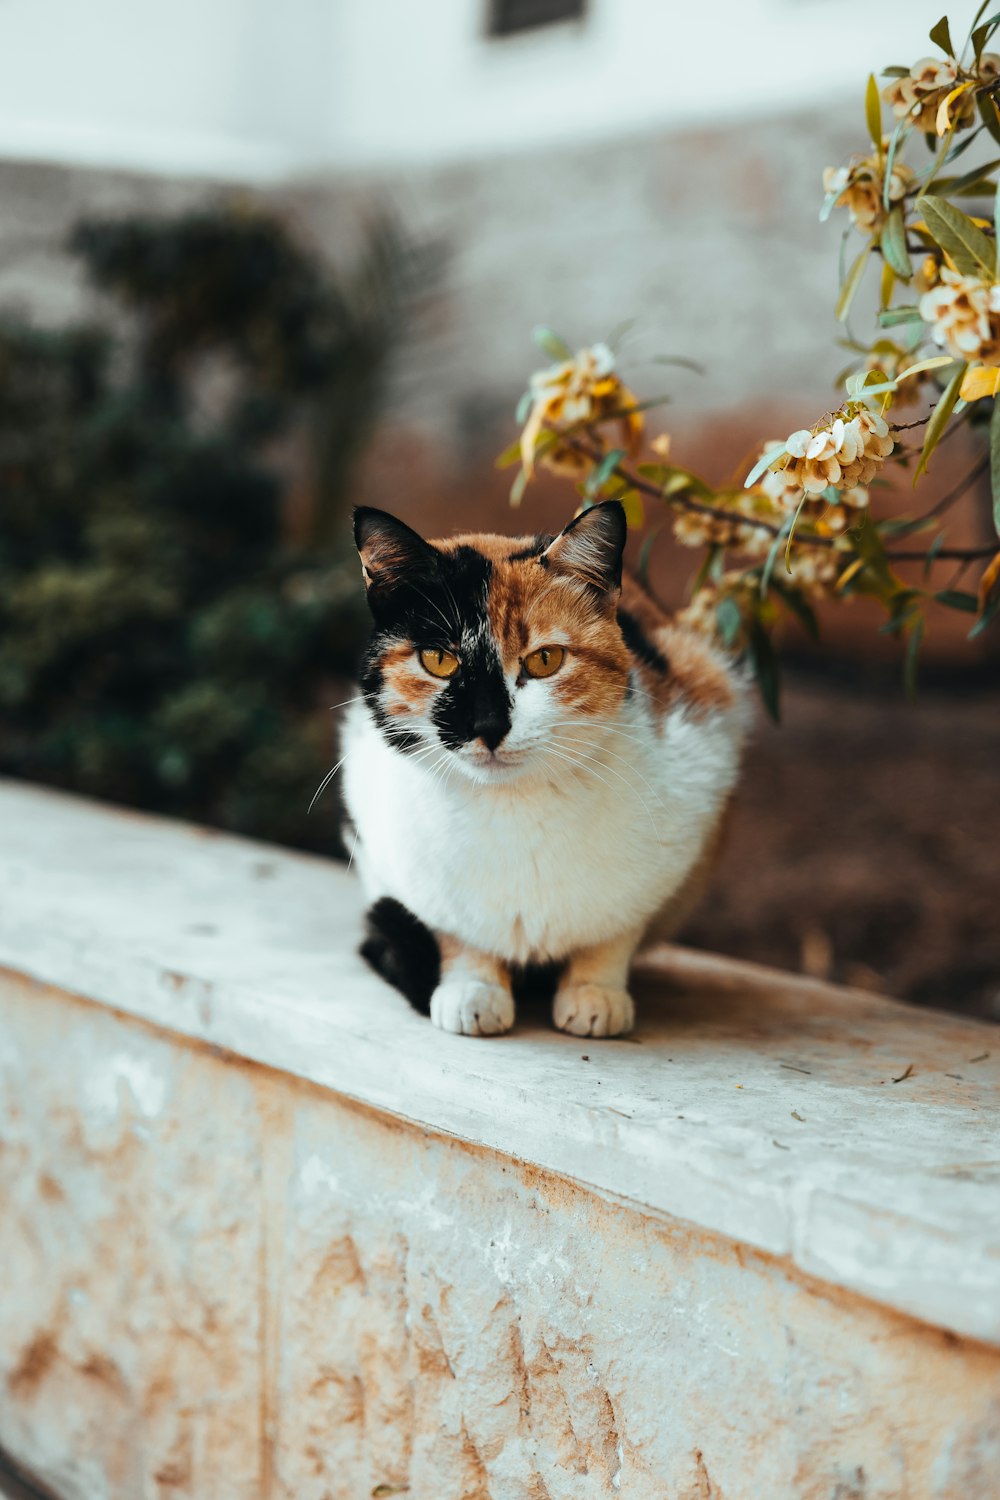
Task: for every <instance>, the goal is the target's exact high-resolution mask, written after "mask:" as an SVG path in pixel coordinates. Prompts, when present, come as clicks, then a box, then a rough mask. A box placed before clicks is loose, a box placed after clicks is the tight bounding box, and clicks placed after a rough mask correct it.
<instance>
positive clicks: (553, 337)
mask: <svg viewBox="0 0 1000 1500" xmlns="http://www.w3.org/2000/svg"><path fill="white" fill-rule="evenodd" d="M531 337H532V338H533V339H534V341H535V343H536V344H537V345H538V347H539V349H541V351H542V353H543V354H547V355H548V356H549V358H550V359H557V360H560V361H562V360H564V359H572V358H573V351H572V349H570V347H569V345H568V344H567V343H566V341H565V339H561V338H560V337H559V335H558V334H557V333H554V332H553V331H552V329H551V328H546V327H545V324H544V323H539V324H538V326H537V327H536V328H533V329H532V330H531Z"/></svg>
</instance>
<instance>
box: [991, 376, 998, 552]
mask: <svg viewBox="0 0 1000 1500" xmlns="http://www.w3.org/2000/svg"><path fill="white" fill-rule="evenodd" d="M990 486H991V488H992V490H993V525H994V526H995V527H996V530H997V535H998V536H1000V401H997V400H996V399H994V402H993V414H992V416H991V417H990Z"/></svg>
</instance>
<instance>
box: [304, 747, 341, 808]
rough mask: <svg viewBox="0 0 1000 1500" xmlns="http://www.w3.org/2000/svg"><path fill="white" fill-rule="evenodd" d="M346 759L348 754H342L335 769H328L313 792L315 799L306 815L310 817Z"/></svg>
mask: <svg viewBox="0 0 1000 1500" xmlns="http://www.w3.org/2000/svg"><path fill="white" fill-rule="evenodd" d="M346 759H347V756H346V755H342V756H341V758H340V760H338V762H337V764H336V765H335V766H334V767H333V770H332V771H327V773H326V775H325V776H324V777H323V780H322V781H321V782H320V784H319V786H318V787H317V788H316V790H315V792H314V793H313V799H312V801H311V802H310V804H309V811H308V812H307V813H306V817H308V816H309V813H311V812H312V810H313V808H314V807H315V806H316V803H317V802H318V801H319V799H320V797H322V795H323V793H324V792H325V791H326V789H327V787H328V786H329V785H330V782H331V781H332V780H333V778H334V777H335V776H336V774H337V772H338V771H339V770H340V768H341V766H342V765H343V764H344V761H345V760H346Z"/></svg>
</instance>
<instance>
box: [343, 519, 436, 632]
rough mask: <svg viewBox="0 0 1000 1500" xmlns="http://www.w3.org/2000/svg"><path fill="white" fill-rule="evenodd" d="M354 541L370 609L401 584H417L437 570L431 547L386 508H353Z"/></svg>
mask: <svg viewBox="0 0 1000 1500" xmlns="http://www.w3.org/2000/svg"><path fill="white" fill-rule="evenodd" d="M354 541H355V545H356V546H357V549H358V553H359V555H360V557H361V571H362V574H363V575H364V580H365V588H366V589H367V590H368V600H369V603H370V604H371V606H372V608H373V609H374V608H376V606H377V605H378V604H379V603H381V602H382V601H383V600H384V599H386V598H388V597H389V596H390V595H391V594H392V593H393V592H394V590H395V589H397V588H399V587H400V586H401V585H403V584H406V583H417V584H419V582H420V581H421V580H425V579H428V578H429V577H431V576H432V575H433V573H434V572H435V571H436V568H437V553H436V552H435V550H434V548H433V547H432V546H431V545H430V543H429V542H425V541H424V539H423V537H422V536H418V535H417V533H416V532H415V531H414V530H413V528H412V527H410V526H407V525H406V523H405V522H404V521H399V520H397V519H396V517H395V516H390V515H389V513H388V511H384V510H374V509H373V508H372V507H371V506H369V505H359V506H358V508H357V509H356V510H355V512H354Z"/></svg>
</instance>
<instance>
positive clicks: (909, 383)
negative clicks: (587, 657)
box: [498, 6, 1000, 712]
mask: <svg viewBox="0 0 1000 1500" xmlns="http://www.w3.org/2000/svg"><path fill="white" fill-rule="evenodd" d="M984 9H985V7H984V6H981V7H980V11H979V14H978V15H977V16H976V18H975V21H974V22H973V26H972V28H971V31H970V35H969V38H968V40H967V41H966V43H965V45H964V47H963V48H962V49H961V51H960V52H957V51H956V49H955V48H954V46H953V44H952V40H951V34H950V30H949V26H948V22H947V20H946V19H942V20H941V21H940V22H938V24H937V25H936V26H935V27H934V28H933V30H932V31H931V41H932V43H933V44H934V46H935V47H936V48H937V49H938V50H939V52H940V53H941V54H942V55H941V56H938V57H929V58H922V59H921V60H920V61H919V62H917V63H914V64H913V66H912V67H910V68H905V67H894V68H890V69H887V70H886V72H887V76H888V77H889V78H890V82H889V84H888V86H887V87H886V88H885V90H884V91H883V93H882V95H881V97H880V94H879V89H878V86H877V84H876V82H875V79H874V78H870V79H869V80H868V88H867V92H866V96H865V119H866V124H867V129H868V135H869V137H870V141H871V146H870V149H869V150H868V151H867V152H859V153H857V154H856V155H855V156H853V157H851V159H850V161H849V162H848V163H847V164H846V165H845V166H842V167H838V168H832V167H831V168H828V169H827V170H826V172H825V173H824V187H825V188H826V199H825V202H824V204H823V208H822V211H821V218H823V219H825V218H827V217H828V216H829V215H830V214H831V213H833V212H834V210H835V209H838V208H843V209H846V210H847V213H848V216H849V219H850V226H851V227H852V228H853V229H854V230H855V231H856V232H858V233H859V234H861V235H862V236H863V237H864V239H865V241H866V243H865V244H864V246H863V248H862V249H861V250H860V252H859V253H858V254H857V256H856V257H855V259H854V260H853V262H851V263H850V265H849V266H848V267H847V269H846V271H845V274H844V275H843V278H842V282H841V288H840V296H839V298H838V301H837V308H836V316H837V318H838V319H839V320H840V321H841V322H843V323H846V322H847V319H848V317H849V314H850V310H851V307H852V305H853V302H854V300H855V297H856V294H857V291H858V288H859V287H860V286H861V284H862V282H863V280H864V277H865V273H866V270H867V268H868V266H869V265H870V264H871V263H872V262H873V254H872V252H875V257H877V258H878V259H877V260H875V263H876V264H877V263H878V260H880V261H881V281H880V294H879V317H878V322H879V328H878V330H877V333H876V335H875V337H874V338H873V339H872V340H871V341H870V342H869V343H868V344H867V345H866V344H863V343H858V342H857V340H856V339H855V338H853V337H852V338H851V339H850V340H849V343H850V347H851V348H852V349H854V350H856V351H857V353H858V355H859V362H858V364H857V367H856V368H855V369H854V370H852V371H851V372H850V374H849V376H848V378H847V382H846V386H847V396H846V399H845V400H844V401H843V402H842V404H841V405H840V406H839V407H838V408H837V409H836V410H835V411H834V412H832V413H830V414H828V415H826V416H824V417H822V418H821V419H820V420H819V421H818V422H816V423H814V424H813V426H811V427H808V428H800V429H799V430H798V431H796V432H793V433H792V434H791V435H790V436H789V437H788V438H787V439H786V441H785V442H783V443H765V444H764V445H763V446H762V448H761V450H760V453H759V456H758V459H757V462H756V463H755V464H754V466H753V468H752V469H751V472H750V474H749V475H748V477H747V480H746V482H745V484H744V486H743V487H742V488H736V487H734V486H731V485H730V486H728V487H727V486H723V487H721V488H719V487H714V486H712V485H711V484H709V483H708V482H707V481H706V480H704V479H703V478H701V477H700V476H699V475H697V474H694V473H692V472H691V471H690V470H688V469H685V468H682V467H679V466H678V465H676V464H674V463H672V462H671V461H670V445H669V438H666V437H660V438H656V439H655V440H654V441H653V442H652V444H651V445H650V446H651V450H652V451H651V455H650V457H649V458H647V459H645V460H644V461H638V460H639V458H640V449H641V445H642V442H643V439H644V420H643V412H644V411H645V409H646V408H647V407H649V406H654V405H656V404H658V403H656V402H639V401H638V400H637V399H636V397H635V396H634V395H633V393H632V391H631V390H630V389H629V387H628V386H626V385H625V384H624V383H623V381H622V378H621V376H620V374H619V373H618V369H617V360H616V356H615V353H614V351H613V349H612V348H611V346H610V345H609V344H595V345H593V346H592V347H591V348H589V349H582V350H580V351H578V352H577V353H576V354H573V353H572V352H571V351H570V349H569V348H568V346H567V345H565V344H564V343H563V342H562V340H560V339H558V338H557V337H556V335H554V334H553V333H552V332H551V331H550V330H548V329H541V330H536V338H537V339H538V342H539V344H540V345H541V347H542V348H543V349H544V350H545V352H546V353H547V354H548V355H549V357H550V358H551V359H552V360H553V361H554V363H552V364H550V365H549V366H548V367H547V368H545V369H543V370H540V371H538V372H537V373H536V374H534V375H532V377H531V380H530V383H529V388H528V390H527V392H526V393H525V395H524V397H523V399H522V404H521V407H520V408H519V410H518V420H519V421H520V422H521V423H522V424H523V426H522V432H521V436H520V439H519V441H518V442H517V443H516V444H514V445H513V446H512V447H511V448H510V449H508V451H507V453H506V454H504V455H503V456H502V458H501V459H500V460H498V462H500V463H501V464H503V463H518V464H519V472H518V475H517V478H516V479H515V482H514V486H513V489H512V491H511V499H512V502H513V503H515V504H518V503H519V502H520V500H521V498H522V497H523V495H524V492H525V489H526V487H527V485H528V484H529V482H530V481H531V479H532V477H533V475H534V473H535V471H536V467H538V466H541V467H544V468H547V469H549V470H552V471H554V472H555V473H557V474H561V475H564V476H566V477H567V478H570V479H571V480H573V481H574V483H575V485H576V489H577V493H578V496H579V499H580V502H581V504H582V506H584V507H586V506H588V505H591V504H593V503H594V502H595V501H597V500H599V499H606V498H615V499H619V500H620V501H621V502H622V504H623V505H624V507H625V511H626V515H627V517H628V520H629V523H630V524H631V525H635V526H641V525H642V524H643V522H644V519H645V508H644V502H645V501H647V500H651V501H654V502H656V503H658V504H664V505H665V506H666V507H667V508H668V510H669V512H670V513H671V516H672V528H673V536H674V540H675V541H676V542H677V543H679V544H680V545H682V546H685V547H700V548H702V549H703V557H702V562H701V566H700V567H699V568H698V570H697V573H696V575H695V579H694V584H693V587H692V596H691V602H690V604H689V605H688V606H687V608H686V609H684V610H683V611H682V612H681V615H680V616H679V619H680V620H681V621H683V622H684V623H686V624H687V626H688V627H689V628H692V629H696V630H702V631H704V632H705V633H707V634H709V635H711V636H712V637H714V638H715V639H716V640H717V641H718V642H719V643H720V644H721V645H722V646H723V647H725V648H728V649H733V650H744V651H746V652H747V654H748V655H749V656H750V658H751V660H752V662H753V665H754V668H755V670H756V673H757V678H758V681H759V683H760V686H761V691H762V692H763V694H764V696H765V700H766V701H767V702H768V706H769V707H770V708H771V709H772V711H775V712H776V710H777V688H776V682H777V677H776V667H775V661H774V656H773V650H772V646H771V642H770V633H771V630H772V628H773V626H774V625H775V623H776V622H777V620H778V619H779V618H780V617H781V615H782V614H790V615H793V616H794V617H796V618H797V619H798V620H799V622H800V623H801V624H803V625H804V626H805V628H806V629H808V630H810V631H811V632H812V633H814V634H815V633H817V632H818V624H817V620H816V616H815V613H814V611H813V608H812V603H811V601H813V600H815V599H848V598H850V597H852V596H853V595H855V594H865V595H867V596H869V597H872V598H874V599H876V600H877V601H878V602H880V603H881V604H882V606H883V607H884V608H885V610H886V612H887V615H888V623H887V625H886V627H885V628H886V629H887V630H889V631H890V632H895V633H899V634H901V635H903V636H904V637H905V638H906V641H907V648H906V678H907V682H908V685H912V682H913V679H914V674H915V665H916V656H917V651H918V649H919V646H920V642H921V639H922V636H923V633H924V628H925V611H926V607H927V605H928V604H929V603H930V602H932V601H933V602H936V603H937V604H940V605H942V606H944V607H945V608H949V609H954V610H960V611H963V612H966V613H969V614H973V615H975V616H976V618H975V621H974V623H973V625H972V629H971V630H970V637H973V638H974V637H977V636H979V635H980V634H982V632H983V631H984V630H985V629H987V628H988V626H989V625H990V624H991V623H992V621H993V620H994V619H995V618H997V616H998V615H1000V247H998V244H997V222H996V214H994V216H993V222H992V223H991V222H989V221H988V220H985V219H982V218H976V219H974V218H970V217H969V216H968V215H967V214H965V213H964V212H963V211H962V210H961V209H959V208H958V207H957V206H956V205H955V203H954V202H953V201H952V200H953V199H954V198H956V197H963V196H979V197H986V196H990V197H993V198H994V199H995V200H996V199H997V189H998V184H997V171H998V169H1000V162H998V161H995V162H991V163H989V164H988V165H987V166H985V167H984V166H978V167H974V168H972V169H971V170H969V171H962V170H961V169H960V170H959V175H957V176H948V177H945V176H943V175H942V173H943V172H944V171H945V170H946V169H947V168H948V167H949V166H950V165H951V163H953V162H955V161H956V160H957V159H958V158H959V157H960V156H961V154H962V153H963V152H964V150H965V149H966V147H967V146H968V144H969V143H970V142H971V141H973V140H975V139H976V137H977V136H978V135H979V133H980V132H981V131H986V132H987V133H988V134H989V135H991V136H992V137H993V138H994V139H995V140H996V141H997V142H1000V105H998V103H997V100H996V96H997V94H998V93H1000V54H996V53H990V52H987V51H986V50H985V48H986V44H987V42H988V41H989V40H990V37H991V36H992V35H993V34H994V32H996V31H997V30H998V28H1000V12H998V13H997V14H996V15H995V16H992V17H990V19H989V20H987V21H985V22H982V24H979V23H980V21H981V17H982V14H983V10H984ZM883 101H884V102H885V103H887V104H888V105H889V106H890V107H891V110H892V113H893V115H894V117H895V124H894V127H893V129H892V130H891V133H889V134H886V133H884V132H883V125H882V103H883ZM977 118H978V119H979V120H980V121H981V123H979V124H978V125H977V124H976V121H977ZM973 127H975V128H973ZM914 133H916V134H918V135H919V134H923V135H925V136H928V137H930V138H931V140H932V143H933V149H934V155H933V159H932V161H931V163H930V166H929V167H928V168H927V169H926V170H924V171H923V172H918V171H916V170H915V169H914V168H913V167H912V166H910V165H908V164H907V163H906V162H904V160H903V154H904V151H905V149H906V148H907V146H908V143H909V140H910V137H911V136H912V135H913V134H914ZM938 143H940V144H938ZM932 188H933V189H934V191H933V192H932V191H931V189H932ZM900 289H903V292H902V295H903V297H904V298H905V300H898V296H897V294H899V292H900ZM677 362H678V363H683V362H682V361H677ZM928 393H930V394H931V399H932V400H933V401H934V405H933V407H932V409H931V410H930V411H929V412H927V413H926V415H921V416H917V417H915V418H913V419H912V420H909V421H902V422H901V421H898V420H896V412H897V410H899V409H901V408H903V407H904V406H905V405H906V404H907V403H912V402H915V401H920V400H922V399H925V398H926V396H927V394H928ZM984 416H988V417H989V422H990V429H991V442H990V452H989V453H988V454H984V455H983V457H981V458H980V459H979V460H978V461H977V462H976V464H975V465H974V466H973V468H972V469H971V470H970V471H969V473H968V474H966V475H965V477H964V478H963V479H961V480H960V481H959V482H958V483H957V484H956V485H954V486H953V487H952V488H951V489H950V490H948V491H947V492H946V493H945V494H944V495H942V496H940V498H939V499H938V500H936V501H935V502H934V503H933V504H932V505H930V506H929V507H927V508H925V509H924V510H923V511H922V512H921V513H920V514H918V515H916V516H913V517H899V516H896V515H886V514H879V510H880V507H879V506H878V505H877V504H876V503H875V498H874V497H873V495H872V493H871V490H870V486H871V485H872V483H873V482H874V481H878V479H879V476H880V474H881V471H882V470H883V468H884V466H885V465H886V463H896V464H901V465H906V464H909V462H910V460H911V459H915V460H916V465H915V472H914V484H916V483H918V482H919V480H920V479H921V478H922V477H923V475H924V473H925V472H926V469H927V466H928V464H929V462H930V460H931V457H932V455H933V453H934V452H935V451H936V449H937V448H938V446H939V445H940V444H941V443H942V442H943V441H944V440H945V439H946V438H947V437H948V436H949V434H951V433H954V432H955V431H957V429H958V427H959V426H960V425H961V424H968V425H969V426H970V427H971V428H972V429H973V430H975V429H976V428H977V427H979V426H981V425H982V419H983V417H984ZM918 429H923V437H922V441H920V440H919V439H918V442H919V443H920V446H919V448H918V447H915V446H914V447H909V446H906V445H904V444H901V443H899V442H898V441H897V439H898V436H899V434H901V433H904V432H910V431H916V430H918ZM987 472H989V473H990V476H991V490H992V495H993V510H994V518H995V522H996V529H997V532H998V539H997V541H995V542H993V543H990V544H983V545H980V546H970V547H954V546H946V545H945V538H944V532H943V531H942V530H941V529H940V525H941V520H942V517H944V516H945V515H946V514H947V512H948V511H949V510H950V509H951V507H952V506H953V505H955V504H956V503H957V502H958V501H959V500H960V499H961V498H962V497H963V496H964V495H966V494H967V493H968V492H969V491H970V490H971V489H972V487H973V486H974V485H976V484H977V483H978V482H979V481H980V480H981V479H982V478H984V476H985V475H986V473H987ZM931 531H933V532H934V535H933V537H932V538H930V540H929V544H928V545H927V546H921V547H917V548H910V547H905V546H904V547H900V546H898V545H896V543H897V542H898V541H899V540H900V539H901V538H902V537H904V536H906V535H909V534H912V533H915V532H921V533H927V532H931ZM651 540H652V538H648V539H647V542H646V543H645V544H644V547H643V553H642V557H643V561H644V563H645V562H646V561H648V552H649V543H650V541H651ZM948 561H950V562H957V563H959V564H960V568H959V571H958V573H957V574H956V576H955V579H954V580H953V581H952V584H951V586H949V587H947V588H944V589H937V590H936V591H935V590H932V589H930V588H929V587H928V588H922V587H917V586H915V585H914V584H913V583H911V582H909V581H907V579H905V578H903V577H900V576H899V574H898V573H897V572H896V570H895V568H896V565H897V564H901V563H922V564H923V565H924V578H925V580H926V579H927V578H928V577H929V576H930V575H931V574H932V573H933V569H934V566H935V565H936V564H937V563H940V562H948ZM978 562H982V563H983V564H984V567H983V569H982V572H981V577H980V579H979V585H978V589H977V592H976V593H968V592H963V591H961V590H959V589H957V588H956V587H955V586H954V585H955V583H956V582H957V581H958V579H959V577H960V576H961V575H962V574H963V573H964V572H965V571H966V570H967V569H968V568H969V567H970V566H971V565H972V564H973V563H978Z"/></svg>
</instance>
